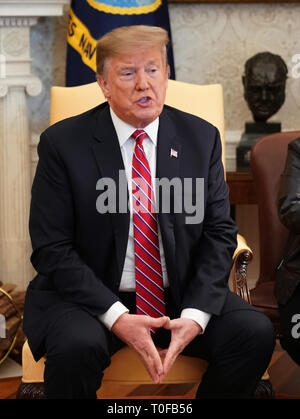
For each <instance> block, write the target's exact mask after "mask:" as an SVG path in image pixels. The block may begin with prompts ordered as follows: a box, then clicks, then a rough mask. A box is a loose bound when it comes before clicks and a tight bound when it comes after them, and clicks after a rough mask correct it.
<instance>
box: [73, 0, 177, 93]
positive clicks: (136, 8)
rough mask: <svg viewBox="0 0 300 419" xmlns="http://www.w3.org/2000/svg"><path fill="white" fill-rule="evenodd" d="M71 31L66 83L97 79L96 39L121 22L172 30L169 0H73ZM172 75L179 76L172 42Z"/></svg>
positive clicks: (170, 62)
mask: <svg viewBox="0 0 300 419" xmlns="http://www.w3.org/2000/svg"><path fill="white" fill-rule="evenodd" d="M69 15H70V19H69V27H68V34H67V69H66V86H78V85H81V84H86V83H92V82H94V81H95V73H96V43H97V40H98V39H99V38H101V36H103V35H104V34H105V33H107V32H110V31H111V30H112V29H115V28H117V27H120V26H129V25H151V26H160V27H162V28H164V29H166V30H167V31H168V32H169V37H170V40H171V39H172V38H171V31H170V21H169V12H168V4H167V0H72V2H71V6H70V12H69ZM168 60H169V65H170V70H171V74H170V78H171V79H175V71H174V58H173V50H172V46H171V42H170V45H169V49H168Z"/></svg>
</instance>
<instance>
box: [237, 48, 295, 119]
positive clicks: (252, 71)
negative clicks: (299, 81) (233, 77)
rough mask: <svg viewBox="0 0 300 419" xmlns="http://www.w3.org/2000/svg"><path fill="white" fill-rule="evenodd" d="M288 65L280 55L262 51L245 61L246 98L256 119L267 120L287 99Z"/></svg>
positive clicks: (244, 82)
mask: <svg viewBox="0 0 300 419" xmlns="http://www.w3.org/2000/svg"><path fill="white" fill-rule="evenodd" d="M287 72H288V69H287V66H286V64H285V62H284V61H283V59H282V58H281V57H280V56H279V55H275V54H272V53H270V52H261V53H258V54H256V55H254V56H253V57H251V58H249V59H248V60H247V61H246V63H245V74H244V76H243V77H242V81H243V85H244V98H245V100H246V102H247V104H248V106H249V109H250V111H251V112H252V115H253V118H254V121H256V122H266V121H267V119H269V118H270V117H271V116H272V115H274V114H275V113H276V112H277V111H278V110H279V109H280V108H281V106H282V105H283V103H284V101H285V85H286V79H287Z"/></svg>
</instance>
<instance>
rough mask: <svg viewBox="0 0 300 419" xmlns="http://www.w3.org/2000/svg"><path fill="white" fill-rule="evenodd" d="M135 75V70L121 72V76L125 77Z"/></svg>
mask: <svg viewBox="0 0 300 419" xmlns="http://www.w3.org/2000/svg"><path fill="white" fill-rule="evenodd" d="M132 75H133V71H124V72H122V73H121V76H123V77H130V76H132Z"/></svg>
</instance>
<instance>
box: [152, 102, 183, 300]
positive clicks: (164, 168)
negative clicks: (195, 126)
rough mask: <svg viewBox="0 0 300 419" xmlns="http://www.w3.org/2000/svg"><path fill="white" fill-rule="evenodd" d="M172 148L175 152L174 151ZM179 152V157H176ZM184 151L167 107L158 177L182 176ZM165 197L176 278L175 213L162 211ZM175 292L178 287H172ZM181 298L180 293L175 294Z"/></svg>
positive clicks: (164, 226)
mask: <svg viewBox="0 0 300 419" xmlns="http://www.w3.org/2000/svg"><path fill="white" fill-rule="evenodd" d="M172 150H173V151H174V152H175V153H172ZM176 152H177V157H176ZM181 153H182V143H181V140H180V139H179V138H178V136H177V134H176V131H175V128H174V126H173V123H172V121H171V120H170V118H169V116H168V112H167V110H166V109H164V111H163V112H162V114H161V116H160V121H159V131H158V142H157V165H156V178H157V179H158V180H159V179H161V178H167V179H169V180H172V179H174V178H180V161H181ZM162 199H163V197H162V196H161V194H160V196H159V212H158V219H159V225H160V229H161V234H162V241H163V245H164V253H165V258H166V263H167V270H168V276H169V278H173V279H175V278H176V276H177V273H176V243H175V234H174V222H175V217H174V213H171V214H170V213H164V212H162V211H161V209H162V208H161V202H162ZM172 290H173V291H174V292H176V291H178V290H177V289H175V287H174V288H172ZM174 297H175V298H176V299H179V296H178V295H174Z"/></svg>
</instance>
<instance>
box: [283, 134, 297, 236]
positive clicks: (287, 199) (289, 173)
mask: <svg viewBox="0 0 300 419" xmlns="http://www.w3.org/2000/svg"><path fill="white" fill-rule="evenodd" d="M278 213H279V218H280V220H281V222H282V223H283V224H284V225H285V226H286V227H287V228H288V229H290V230H292V231H293V232H294V233H297V234H299V233H300V138H297V139H296V140H294V141H292V142H291V143H290V144H289V146H288V154H287V159H286V165H285V169H284V172H283V174H282V177H281V183H280V188H279V194H278Z"/></svg>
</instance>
